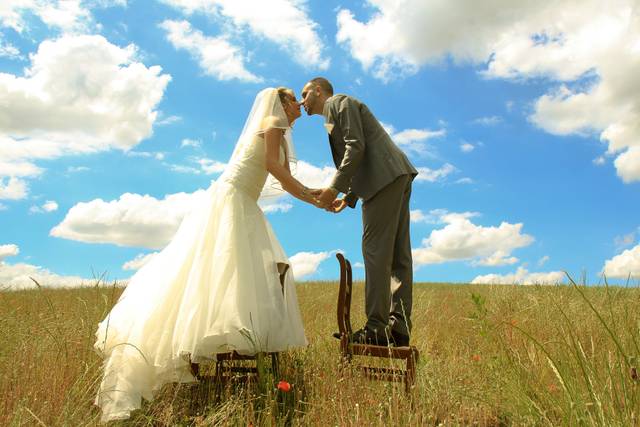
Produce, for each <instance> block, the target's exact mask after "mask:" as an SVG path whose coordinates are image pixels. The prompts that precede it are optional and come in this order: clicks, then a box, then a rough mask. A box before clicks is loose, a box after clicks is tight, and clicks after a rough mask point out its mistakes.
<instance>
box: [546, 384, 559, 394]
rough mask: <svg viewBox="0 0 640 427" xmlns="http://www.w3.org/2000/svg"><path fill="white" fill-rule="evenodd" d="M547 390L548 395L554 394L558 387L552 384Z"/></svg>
mask: <svg viewBox="0 0 640 427" xmlns="http://www.w3.org/2000/svg"><path fill="white" fill-rule="evenodd" d="M547 390H549V392H550V393H555V392H556V391H558V386H557V385H555V384H554V383H551V384H549V385H548V386H547Z"/></svg>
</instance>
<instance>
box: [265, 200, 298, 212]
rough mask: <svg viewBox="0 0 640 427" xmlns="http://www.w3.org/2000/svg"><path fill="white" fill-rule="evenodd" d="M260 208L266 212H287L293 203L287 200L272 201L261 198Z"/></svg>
mask: <svg viewBox="0 0 640 427" xmlns="http://www.w3.org/2000/svg"><path fill="white" fill-rule="evenodd" d="M259 205H260V208H261V209H262V211H263V212H264V213H266V214H270V213H277V212H282V213H284V212H289V211H290V210H291V208H292V207H293V205H292V204H291V203H287V202H272V201H269V200H261V201H260V203H259Z"/></svg>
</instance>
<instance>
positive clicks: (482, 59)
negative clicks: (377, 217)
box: [0, 0, 640, 288]
mask: <svg viewBox="0 0 640 427" xmlns="http://www.w3.org/2000/svg"><path fill="white" fill-rule="evenodd" d="M534 3H535V4H534ZM613 3H615V4H613V5H612V4H611V2H603V1H595V0H587V1H584V2H581V4H580V7H579V8H576V7H575V4H574V2H572V1H568V0H566V1H560V2H546V3H545V2H532V3H531V4H528V3H526V2H522V3H520V4H517V5H515V4H512V2H509V1H500V0H495V1H492V2H483V3H482V4H476V5H474V6H468V4H467V3H465V2H462V1H450V2H444V3H443V2H436V1H419V0H415V1H409V0H407V1H404V2H393V1H387V0H377V1H370V2H362V3H359V4H356V2H340V1H322V2H320V1H293V0H269V1H260V2H251V1H246V2H234V1H226V0H163V1H144V2H142V1H132V0H129V1H127V0H101V1H98V0H95V1H80V0H78V1H66V2H62V1H60V2H57V1H40V0H30V1H21V2H17V1H13V0H9V1H8V2H6V1H5V2H3V6H0V283H2V284H3V285H5V286H9V287H10V288H20V287H24V286H30V281H29V279H28V277H29V276H30V275H31V276H34V277H38V278H40V280H41V281H42V282H43V283H44V284H48V285H50V286H59V285H61V284H68V285H72V284H75V283H80V282H81V281H82V279H88V278H91V277H92V276H94V275H96V274H101V273H103V272H106V274H107V278H108V279H111V280H113V279H126V278H127V277H130V276H131V275H132V274H133V273H134V271H135V269H136V268H139V266H140V265H142V263H143V262H144V260H145V259H148V257H149V256H153V253H154V252H155V251H158V250H160V249H161V248H162V247H163V245H164V244H166V243H167V242H168V240H169V239H170V237H171V235H172V233H173V231H175V229H176V227H177V226H178V225H179V222H180V220H181V218H182V216H183V215H184V213H185V212H186V211H187V210H188V209H189V208H190V206H191V204H192V203H193V201H194V200H195V199H196V197H197V194H198V193H197V191H199V190H201V189H205V188H207V187H208V186H209V184H210V182H211V181H212V180H215V179H216V178H217V176H219V173H220V171H221V170H222V169H223V168H224V164H225V162H226V161H227V160H228V157H229V155H230V153H231V151H232V149H233V145H234V143H235V140H236V138H237V136H238V135H239V132H240V130H241V128H242V125H243V123H244V120H245V118H246V115H247V113H248V110H249V108H250V106H251V103H252V101H253V98H254V96H255V94H256V93H257V92H258V91H260V90H261V89H262V88H264V87H269V86H280V85H283V86H288V87H291V88H293V89H294V90H296V92H297V93H298V94H299V91H300V89H301V88H302V86H303V85H304V84H305V82H306V81H308V80H309V79H310V78H312V77H315V76H318V75H322V76H325V77H327V78H328V79H329V80H331V81H332V83H333V85H334V87H335V89H336V92H342V93H347V94H350V95H352V96H355V97H357V98H359V99H360V100H361V101H363V102H365V103H366V104H367V105H368V106H369V107H370V108H371V110H372V111H373V112H374V114H375V115H376V116H377V118H378V119H379V120H380V121H381V122H383V124H384V125H385V126H386V127H387V129H388V130H389V132H390V134H391V135H392V137H393V138H394V140H395V142H396V143H397V144H398V145H399V146H400V147H401V148H402V149H403V150H404V151H405V152H406V153H407V154H408V155H409V157H410V159H411V161H412V162H413V163H414V165H415V166H416V167H417V168H419V170H420V175H419V176H418V178H417V179H416V181H415V182H414V185H413V195H412V200H411V209H412V224H411V226H412V229H411V238H412V247H413V248H414V269H415V279H416V280H417V281H435V282H472V281H475V282H480V283H500V282H511V283H513V282H517V283H535V282H556V281H563V280H564V277H563V273H562V271H565V270H566V271H568V272H569V273H570V274H572V276H573V277H575V278H579V277H580V276H581V275H582V274H583V272H586V274H587V279H588V281H589V282H590V283H597V282H598V281H599V280H600V274H601V273H602V272H605V273H606V274H607V276H608V277H609V279H610V280H611V281H612V282H614V283H623V282H624V281H625V279H626V278H627V276H628V275H629V274H631V275H632V276H634V277H639V276H640V242H639V236H640V221H638V214H637V212H638V211H639V210H640V198H639V197H638V190H639V189H640V184H639V182H640V128H639V127H638V123H640V83H639V82H638V79H637V77H636V76H637V75H638V73H640V18H639V16H640V15H639V10H638V7H637V6H636V5H634V2H632V1H624V0H620V1H615V2H613ZM465 4H467V5H465ZM496 11H500V12H501V13H496ZM549 16H557V17H558V18H557V19H554V20H551V21H550V20H548V17H549ZM594 16H598V17H599V18H597V19H596V18H593V17H594ZM293 135H294V142H295V146H296V150H297V156H298V159H299V161H298V167H297V176H298V178H299V179H300V180H301V181H303V183H305V184H307V185H309V186H320V185H322V184H324V183H327V182H328V181H329V180H330V178H331V176H332V174H333V172H334V168H333V164H332V161H331V155H330V150H329V146H328V141H327V136H326V131H325V130H324V128H323V126H322V119H321V118H320V117H317V116H315V117H307V116H306V115H303V117H301V118H300V119H299V120H298V121H297V122H296V123H295V125H294V130H293ZM261 203H262V204H263V207H264V209H265V211H266V212H267V215H268V219H269V221H270V222H271V224H272V226H273V228H274V230H275V232H276V234H277V236H278V237H279V239H280V241H281V243H282V245H283V247H284V248H285V250H286V252H287V253H288V254H289V256H290V257H291V258H292V263H293V265H294V271H295V273H296V276H297V277H298V278H299V279H300V280H318V279H320V280H330V279H335V278H336V277H337V274H338V270H337V263H336V262H335V261H334V259H333V256H332V255H333V253H335V251H337V250H341V251H344V252H345V253H346V255H347V257H348V258H349V259H351V260H352V261H353V262H354V263H356V266H357V268H356V269H355V274H356V276H357V277H358V278H362V277H363V269H362V268H361V267H358V266H359V265H361V262H362V256H361V253H360V235H361V220H360V210H359V207H358V208H357V209H356V210H351V209H347V210H345V211H344V212H343V213H341V214H338V215H332V214H329V213H326V212H324V211H321V210H317V209H315V208H313V207H311V206H308V205H304V204H302V203H301V202H298V201H295V200H294V199H292V198H290V197H281V198H279V199H276V200H272V199H270V200H266V201H263V202H261ZM145 256H146V257H147V258H145Z"/></svg>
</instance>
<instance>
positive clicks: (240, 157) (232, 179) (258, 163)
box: [220, 134, 286, 200]
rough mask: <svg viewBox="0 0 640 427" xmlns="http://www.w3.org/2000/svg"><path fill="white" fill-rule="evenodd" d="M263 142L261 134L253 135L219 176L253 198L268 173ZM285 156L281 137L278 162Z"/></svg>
mask: <svg viewBox="0 0 640 427" xmlns="http://www.w3.org/2000/svg"><path fill="white" fill-rule="evenodd" d="M264 144H265V141H264V136H263V135H262V134H256V135H254V136H253V138H252V139H251V141H250V142H249V143H248V144H246V146H245V147H244V148H243V149H242V151H240V152H239V153H238V154H237V156H235V158H232V159H231V161H230V162H229V164H228V165H227V167H226V168H225V171H224V173H223V174H222V176H221V177H220V179H222V180H223V181H225V182H228V183H230V184H232V185H233V186H234V187H237V188H239V189H240V190H242V191H244V192H245V193H247V194H248V195H249V196H250V197H252V198H253V199H255V200H258V197H259V196H260V193H261V192H262V188H263V187H264V184H265V182H266V180H267V176H268V175H269V172H268V171H267V163H266V150H265V146H264ZM285 158H286V155H285V151H284V138H283V140H282V141H281V144H280V156H279V161H280V163H284V161H285Z"/></svg>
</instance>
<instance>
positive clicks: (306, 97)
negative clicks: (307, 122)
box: [300, 82, 322, 116]
mask: <svg viewBox="0 0 640 427" xmlns="http://www.w3.org/2000/svg"><path fill="white" fill-rule="evenodd" d="M300 96H301V97H302V106H303V107H304V111H306V112H307V115H309V116H311V115H312V114H320V113H321V112H322V111H320V112H318V104H319V101H320V99H319V98H320V87H319V86H317V85H314V84H313V83H312V82H309V83H307V84H306V85H304V87H303V88H302V93H301V94H300Z"/></svg>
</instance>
